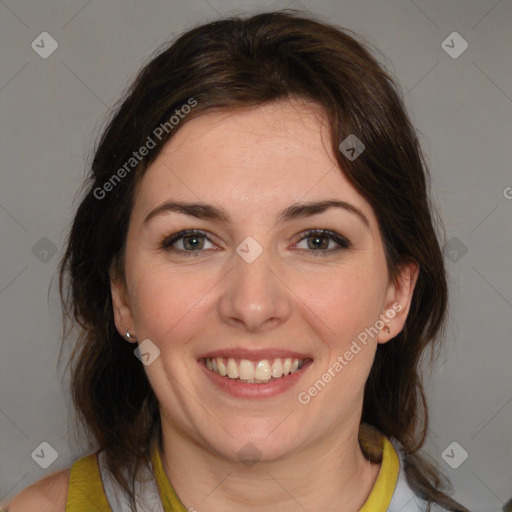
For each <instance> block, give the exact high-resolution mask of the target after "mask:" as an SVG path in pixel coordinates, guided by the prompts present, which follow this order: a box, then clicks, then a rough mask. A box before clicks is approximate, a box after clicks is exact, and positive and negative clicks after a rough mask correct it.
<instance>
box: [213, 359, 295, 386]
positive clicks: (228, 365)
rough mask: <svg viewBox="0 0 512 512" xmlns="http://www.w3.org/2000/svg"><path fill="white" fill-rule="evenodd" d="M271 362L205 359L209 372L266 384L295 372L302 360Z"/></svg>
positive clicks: (266, 360)
mask: <svg viewBox="0 0 512 512" xmlns="http://www.w3.org/2000/svg"><path fill="white" fill-rule="evenodd" d="M271 361H272V360H270V361H269V360H268V359H262V360H260V361H249V360H248V359H239V360H236V359H234V358H232V357H229V358H227V359H226V358H224V357H212V358H209V357H207V358H206V359H205V363H206V366H207V368H208V369H209V370H212V371H214V372H215V373H217V374H219V375H222V376H223V377H229V378H230V379H240V380H243V381H252V382H268V381H269V380H270V379H271V378H274V379H278V378H279V377H282V376H283V375H288V374H289V373H294V372H296V371H297V370H298V369H299V368H301V367H302V365H303V363H304V360H303V359H292V358H291V357H287V358H280V357H278V358H276V359H274V360H273V361H272V362H271Z"/></svg>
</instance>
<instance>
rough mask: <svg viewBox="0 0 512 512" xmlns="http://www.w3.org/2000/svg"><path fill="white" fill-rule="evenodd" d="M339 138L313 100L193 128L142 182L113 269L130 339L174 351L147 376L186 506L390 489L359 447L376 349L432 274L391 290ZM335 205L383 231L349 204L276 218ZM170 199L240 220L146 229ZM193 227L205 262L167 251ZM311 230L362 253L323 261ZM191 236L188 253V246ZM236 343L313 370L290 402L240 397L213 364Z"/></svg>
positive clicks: (323, 500)
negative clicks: (350, 354)
mask: <svg viewBox="0 0 512 512" xmlns="http://www.w3.org/2000/svg"><path fill="white" fill-rule="evenodd" d="M328 141H329V131H328V127H327V124H326V120H325V118H324V117H323V115H322V112H321V110H319V108H317V107H316V106H315V105H313V104H310V103H306V102H301V101H290V100H288V101H282V102H278V103H274V104H272V105H265V106H260V107H257V108H255V109H251V110H244V111H237V112H229V113H226V112H224V113H209V114H205V115H202V116H199V117H197V118H195V119H193V120H190V121H188V122H186V123H185V124H184V125H183V126H182V127H180V130H179V131H178V132H177V133H176V135H175V136H174V137H173V138H172V139H171V140H170V141H169V142H168V143H167V145H166V146H165V148H164V150H163V151H162V152H161V153H160V155H159V156H158V157H157V159H156V160H155V161H154V162H153V163H152V165H151V166H150V167H149V168H148V170H147V172H146V173H145V175H144V177H143V179H142V181H141V182H140V184H139V188H138V190H137V193H136V199H135V203H134V208H133V211H132V215H131V218H130V224H129V230H128V237H127V245H126V254H125V267H124V272H125V276H124V278H121V277H118V276H116V275H115V273H112V297H113V303H114V313H115V321H116V326H117V329H118V331H119V333H120V334H121V335H123V336H124V335H125V329H126V328H128V329H129V330H130V332H131V333H132V334H136V336H137V340H138V342H141V341H142V340H145V339H150V340H151V341H152V343H154V345H156V346H157V347H158V349H159V350H160V356H159V357H157V358H156V359H155V360H154V362H152V363H151V364H150V365H149V366H145V370H146V372H147V375H148V378H149V380H150V382H151V385H152V387H153V389H154V391H155V393H156V395H157V397H158V400H159V403H160V412H161V418H162V429H163V440H164V452H163V454H162V457H163V461H164V467H165V471H166V473H167V476H168V477H169V480H170V481H171V482H172V484H173V487H174V489H175V491H176V493H177V494H178V496H179V497H180V499H181V501H182V502H183V503H184V504H185V505H186V506H187V507H195V508H196V509H197V510H199V511H221V510H222V511H225V512H230V511H235V510H240V509H241V507H242V509H243V510H246V511H253V510H254V511H256V510H258V511H267V510H280V511H284V512H287V511H292V510H293V511H296V510H297V507H299V508H300V507H303V508H304V509H305V510H308V511H317V510H318V511H320V510H322V511H330V510H333V511H334V510H344V511H346V512H351V511H353V512H355V511H357V510H359V508H360V507H361V506H362V505H363V504H364V502H365V501H366V499H367V497H368V495H369V493H370V491H371V489H372V487H373V485H374V483H375V479H376V477H377V474H378V471H379V467H380V466H379V465H378V464H371V463H369V462H368V461H367V460H366V459H365V458H364V457H363V455H362V452H361V450H360V447H359V444H358V440H357V434H358V427H359V422H360V417H361V411H362V403H363V391H364V385H365V381H366V379H367V377H368V374H369V372H370V368H371V365H372V362H373V359H374V355H375V351H376V348H377V345H378V344H379V343H386V342H388V341H389V340H390V339H391V338H393V337H394V336H396V334H398V332H400V330H401V329H402V328H403V325H404V322H405V319H406V317H407V313H408V310H409V305H410V300H411V298H412V293H413V289H414V285H415V282H416V278H417V274H418V269H417V266H415V265H414V264H411V265H409V266H405V267H403V268H402V272H401V276H400V278H399V279H397V280H390V278H389V276H388V273H387V267H386V260H385V256H384V249H383V244H382V239H381V236H380V233H379V229H378V225H377V219H376V216H375V213H374V212H373V210H372V208H371V206H370V204H369V203H368V202H367V201H366V200H365V199H364V198H363V197H362V196H361V195H360V194H359V193H358V192H357V191H356V190H355V189H354V188H353V187H352V186H351V185H350V183H349V182H348V180H347V179H346V178H345V176H344V175H343V173H342V172H341V171H340V169H339V168H338V166H337V163H336V161H335V159H334V155H333V154H332V150H331V149H330V145H329V142H328ZM325 199H341V200H344V201H346V202H348V203H350V204H352V205H354V206H355V207H357V208H358V209H359V210H360V211H361V212H362V213H363V214H364V216H365V217H366V218H367V219H368V224H369V225H368V227H367V226H366V225H365V224H364V223H363V222H362V221H361V220H360V219H359V218H358V216H357V215H355V214H353V213H350V212H349V211H346V210H342V209H339V208H330V209H327V210H326V211H324V212H322V213H319V214H315V215H312V216H310V217H306V218H302V219H294V220H290V221H286V222H282V223H280V222H277V216H278V214H279V212H280V211H281V210H283V209H284V208H286V207H288V206H290V205H292V204H294V203H297V202H304V201H318V200H325ZM169 200H173V201H185V202H204V203H208V204H212V205H214V206H216V207H219V208H224V209H225V210H226V211H227V213H228V214H229V216H230V217H231V222H230V223H224V222H221V221H217V220H208V219H198V218H195V217H191V216H188V215H184V214H182V213H177V212H167V213H165V214H163V215H157V216H155V217H153V218H152V219H151V220H150V221H149V222H147V223H145V222H144V219H145V218H146V216H147V215H148V214H149V213H150V212H151V211H152V210H153V209H155V208H156V207H158V206H159V205H161V204H162V203H164V202H166V201H169ZM185 229H200V230H204V231H205V232H206V236H207V237H208V238H209V240H208V239H205V238H200V240H199V247H202V248H200V251H202V252H199V254H197V255H196V256H187V255H185V254H181V253H179V252H172V251H171V250H169V249H164V248H162V245H161V243H162V240H163V239H165V238H166V237H168V236H169V235H171V234H174V233H177V232H179V231H182V230H185ZM307 229H330V230H332V231H335V232H337V233H339V234H340V235H341V236H343V237H345V238H347V239H348V240H349V241H350V247H349V248H345V249H341V250H338V251H332V252H330V253H327V255H326V256H324V257H322V256H315V254H313V253H314V251H315V249H314V246H312V244H311V239H312V238H313V239H314V238H315V237H314V236H313V237H310V238H309V241H310V245H308V239H307V238H306V239H304V240H302V241H301V240H300V238H302V236H301V234H302V233H303V232H304V231H306V230H307ZM248 236H251V237H253V238H254V239H255V240H257V242H258V243H259V245H260V246H261V248H262V250H263V252H262V254H261V255H260V256H259V257H258V258H257V259H256V260H255V261H253V262H252V263H247V262H246V261H244V260H243V259H242V258H241V257H240V256H239V255H238V254H237V252H236V248H237V246H238V245H239V244H240V243H241V242H242V241H243V240H244V239H245V238H246V237H248ZM324 240H325V241H324V243H325V244H326V245H325V246H324V247H326V246H327V243H328V246H327V247H328V249H335V248H337V247H338V245H337V244H336V242H335V241H333V240H331V241H329V239H328V238H327V239H324ZM189 241H190V239H189ZM183 242H184V240H183V239H181V240H178V241H177V242H176V243H175V244H174V248H176V249H181V250H182V251H185V250H186V246H184V245H183ZM201 243H203V244H204V245H201ZM311 247H313V248H311ZM189 251H190V249H189ZM190 252H191V251H190ZM396 303H399V304H400V305H401V306H402V309H401V311H400V312H399V313H397V314H396V315H395V316H394V318H393V319H392V320H390V321H389V322H388V323H387V325H388V326H389V328H390V333H387V332H386V331H385V330H382V331H381V332H380V333H379V334H378V336H376V337H374V338H369V341H368V344H367V345H366V346H365V347H364V348H363V349H362V350H361V351H360V352H359V353H358V354H357V355H355V356H354V358H353V359H352V361H350V362H349V364H347V366H346V367H345V368H343V370H342V371H341V372H339V373H337V374H336V377H335V378H333V379H332V380H331V382H329V383H328V384H327V385H326V386H325V388H324V389H323V390H322V391H321V392H320V393H318V394H317V396H315V397H314V398H312V399H311V401H310V402H309V403H308V404H307V405H303V404H301V403H300V402H299V401H298V400H297V395H298V393H299V392H301V391H307V390H308V388H309V387H310V386H312V385H313V383H314V382H315V381H317V380H318V379H319V378H320V377H321V375H322V374H323V373H324V372H325V371H326V370H327V369H328V368H329V367H331V366H332V365H333V364H334V362H335V361H336V358H337V356H339V355H343V354H344V353H345V352H346V351H347V350H348V349H349V347H350V345H351V343H352V341H353V340H354V339H355V338H356V337H357V335H358V334H359V333H360V332H362V331H363V330H364V329H365V328H367V327H370V326H373V325H374V324H375V322H376V321H377V320H378V319H379V317H380V315H381V314H382V313H385V312H386V311H388V310H390V309H392V308H393V304H396ZM127 342H128V341H127ZM236 347H243V348H247V349H263V348H265V349H266V348H274V349H275V348H277V349H288V350H294V351H297V352H300V353H304V354H308V355H310V357H311V358H312V359H313V363H312V365H311V366H310V367H309V368H308V369H307V370H306V371H305V372H304V374H303V375H302V377H301V379H300V380H299V381H298V382H297V384H296V385H294V386H293V387H292V388H291V389H288V390H287V391H286V392H284V393H282V394H280V395H278V396H275V397H271V398H261V399H243V398H235V397H232V396H230V395H228V394H226V393H225V392H223V391H220V390H219V389H218V388H217V387H216V386H214V385H212V383H211V382H210V380H209V379H208V378H207V377H206V376H205V372H204V370H203V368H202V367H201V366H200V365H199V363H198V358H199V357H200V356H201V354H205V353H206V352H209V351H211V350H215V349H226V348H230V349H232V348H236ZM127 378H129V377H128V376H127ZM249 442H250V443H252V444H253V445H255V446H256V447H257V450H258V451H259V453H260V454H261V459H260V460H259V461H258V462H257V463H256V464H255V465H253V466H250V467H247V466H245V465H244V464H242V463H241V462H240V460H239V457H238V455H237V453H238V451H239V450H240V449H241V448H242V447H244V446H245V445H246V444H247V443H249Z"/></svg>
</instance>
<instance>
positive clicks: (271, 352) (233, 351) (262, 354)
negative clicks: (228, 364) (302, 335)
mask: <svg viewBox="0 0 512 512" xmlns="http://www.w3.org/2000/svg"><path fill="white" fill-rule="evenodd" d="M213 357H226V358H229V357H232V358H234V359H248V360H250V361H261V360H263V359H277V358H288V357H289V358H292V359H312V357H311V356H310V355H308V354H301V353H299V352H294V351H293V350H284V349H276V348H265V349H258V350H250V349H245V348H222V349H218V350H212V351H210V352H207V353H205V354H203V355H201V356H200V357H199V359H211V358H213Z"/></svg>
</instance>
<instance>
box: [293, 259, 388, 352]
mask: <svg viewBox="0 0 512 512" xmlns="http://www.w3.org/2000/svg"><path fill="white" fill-rule="evenodd" d="M297 282H298V283H300V285H298V293H297V295H298V296H299V297H303V298H304V299H303V301H302V302H303V305H304V307H303V314H304V315H307V318H309V319H310V322H315V323H316V324H317V325H320V324H324V329H323V331H324V332H325V333H326V335H327V339H328V340H329V345H340V346H343V345H345V344H346V343H347V342H349V341H351V340H352V339H353V338H354V337H356V336H357V335H358V334H359V333H360V332H361V331H362V330H364V329H365V328H367V327H369V326H371V325H373V324H374V323H375V321H376V320H377V319H378V318H379V314H380V312H381V311H380V307H381V304H382V298H383V293H384V290H385V282H384V278H383V276H382V275H380V274H379V273H378V272H376V268H375V267H373V268H372V267H370V266H367V267H366V268H363V267H362V266H360V265H357V266H356V265H351V266H344V267H339V268H337V269H333V268H331V269H330V271H324V272H322V273H317V274H315V275H309V277H307V278H304V277H302V278H301V279H300V280H298V281H297ZM308 311H309V313H308ZM313 313H314V314H313ZM315 318H316V320H315Z"/></svg>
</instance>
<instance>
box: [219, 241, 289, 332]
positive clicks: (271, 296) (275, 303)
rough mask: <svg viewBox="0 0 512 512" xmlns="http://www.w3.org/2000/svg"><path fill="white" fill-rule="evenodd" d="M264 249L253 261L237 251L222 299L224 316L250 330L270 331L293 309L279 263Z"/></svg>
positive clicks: (220, 304)
mask: <svg viewBox="0 0 512 512" xmlns="http://www.w3.org/2000/svg"><path fill="white" fill-rule="evenodd" d="M270 256H271V255H270V251H267V250H264V251H263V252H262V254H261V255H260V256H259V257H258V258H257V259H256V260H254V261H252V262H251V263H249V262H248V261H246V260H244V259H243V258H242V257H241V256H239V255H238V254H237V253H235V255H234V258H233V259H234V268H233V269H232V270H231V272H229V274H228V275H227V279H226V281H225V288H224V289H223V291H222V294H221V296H220V299H219V303H218V305H219V313H220V315H221V317H222V319H223V320H224V321H225V322H226V323H228V324H230V325H232V326H234V327H237V328H239V329H240V328H242V329H244V330H246V331H250V332H260V331H266V330H268V329H272V328H275V327H277V326H279V325H281V324H282V323H283V322H286V320H287V319H288V318H289V316H290V314H291V310H292V303H291V296H292V294H291V291H290V289H289V287H288V286H287V284H286V283H285V280H284V279H283V277H282V276H280V275H279V268H278V267H279V265H278V262H275V261H272V258H271V257H270Z"/></svg>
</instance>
